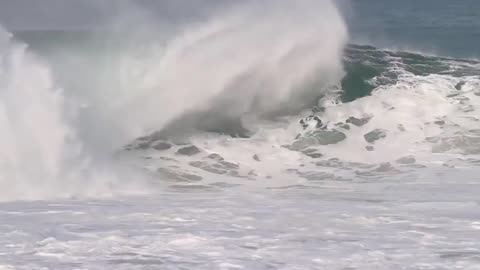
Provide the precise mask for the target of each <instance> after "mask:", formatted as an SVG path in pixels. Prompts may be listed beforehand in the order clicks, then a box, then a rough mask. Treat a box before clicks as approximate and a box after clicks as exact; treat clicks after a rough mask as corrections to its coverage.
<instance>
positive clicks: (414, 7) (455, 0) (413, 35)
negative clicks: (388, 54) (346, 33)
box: [346, 0, 480, 58]
mask: <svg viewBox="0 0 480 270" xmlns="http://www.w3.org/2000/svg"><path fill="white" fill-rule="evenodd" d="M346 10H347V12H346V13H347V17H348V21H349V28H350V32H351V36H352V40H353V42H355V43H364V44H372V45H375V46H378V47H388V48H393V49H402V50H410V51H412V50H414V51H421V52H426V53H432V54H436V55H442V56H453V57H465V58H479V57H480V1H478V0H401V1H396V0H351V2H350V3H349V6H348V7H347V8H346Z"/></svg>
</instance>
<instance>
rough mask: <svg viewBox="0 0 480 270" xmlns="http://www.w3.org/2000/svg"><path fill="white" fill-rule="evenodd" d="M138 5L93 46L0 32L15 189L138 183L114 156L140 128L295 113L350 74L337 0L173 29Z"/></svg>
mask: <svg viewBox="0 0 480 270" xmlns="http://www.w3.org/2000/svg"><path fill="white" fill-rule="evenodd" d="M129 10H132V9H129ZM285 10H288V11H289V12H284V11H285ZM132 14H133V15H132ZM139 14H141V15H142V16H143V17H142V18H141V22H138V23H136V24H133V25H128V26H126V27H118V26H119V25H118V24H117V25H116V27H113V28H112V29H113V30H112V31H107V33H95V34H92V35H90V38H92V37H93V38H92V43H90V44H88V45H87V47H88V48H86V47H82V46H81V45H82V44H85V42H80V43H79V44H80V45H78V44H77V43H76V42H75V41H71V43H70V44H69V43H68V42H67V43H62V42H61V41H59V40H56V37H53V36H48V35H51V34H52V33H50V32H48V31H46V32H44V33H42V34H40V35H45V36H43V37H42V42H39V43H38V44H36V43H35V41H33V42H29V41H28V38H26V39H23V40H24V41H25V42H26V43H27V44H28V46H27V45H24V44H23V43H22V42H20V41H17V40H15V39H16V38H15V37H12V35H11V34H10V33H8V32H6V31H3V30H2V32H0V42H1V43H0V53H1V54H0V56H1V72H2V73H1V75H2V76H1V78H0V83H1V92H2V98H1V99H0V105H1V122H0V126H1V131H2V134H3V136H4V137H3V140H2V148H3V149H2V155H1V156H0V164H1V168H2V169H1V171H0V186H1V187H2V195H3V196H2V197H3V198H4V199H7V200H8V199H43V198H51V197H65V196H67V197H69V196H84V195H95V196H96V195H97V194H101V195H103V194H111V193H115V192H116V191H117V189H118V188H117V187H118V186H119V187H122V189H127V190H128V189H130V186H129V183H130V182H132V181H125V180H123V179H124V178H126V177H125V176H124V172H122V173H119V172H118V171H119V170H123V169H121V168H123V166H119V164H117V163H119V162H117V161H115V162H113V161H112V160H111V159H112V158H111V156H112V155H113V154H114V152H115V151H117V150H118V149H120V148H121V146H122V145H124V144H127V143H128V142H129V141H131V140H133V139H135V138H137V137H138V136H141V135H144V134H148V133H149V132H152V131H155V130H165V128H166V127H168V126H169V125H172V123H173V125H175V123H182V124H180V125H179V126H181V128H172V130H173V129H175V130H176V134H178V132H179V131H178V130H181V131H182V132H183V130H185V129H187V130H189V129H190V128H193V129H195V128H196V126H197V124H196V123H199V122H202V121H206V122H208V123H212V122H213V123H215V122H217V120H218V122H222V123H223V122H231V121H232V120H231V119H234V121H237V120H238V119H240V120H238V121H243V118H244V117H247V118H251V119H267V118H272V116H276V115H279V116H280V115H290V114H292V113H294V112H298V111H300V110H302V109H303V108H305V103H306V102H310V101H311V100H312V99H315V98H317V97H318V96H319V95H321V94H322V93H326V92H327V91H328V89H329V87H331V85H332V84H335V83H336V82H338V81H339V80H340V79H341V78H342V76H343V68H342V58H343V52H344V50H343V48H344V45H345V43H346V41H347V30H346V26H345V24H344V22H343V19H342V18H341V15H340V13H339V12H338V10H337V8H336V7H335V5H334V4H333V3H332V2H331V1H328V0H324V1H310V0H303V1H297V2H295V3H293V2H291V1H264V2H262V3H257V2H254V1H245V2H242V3H238V4H235V5H233V6H230V7H228V8H224V9H222V10H216V11H215V12H213V14H212V15H211V16H209V17H208V18H207V19H206V20H201V21H196V22H190V23H188V24H186V25H184V26H183V27H179V28H178V29H176V30H175V31H172V30H169V31H166V32H165V33H163V32H159V31H161V30H160V29H159V28H158V29H157V28H155V27H154V25H155V20H154V19H152V18H150V17H149V16H148V14H147V12H143V11H141V10H139V9H138V10H137V9H136V11H135V12H132V11H129V12H128V13H126V14H125V15H122V16H123V17H124V18H127V17H129V16H138V15H139ZM122 16H120V17H122ZM122 19H123V18H120V20H119V21H122ZM129 21H131V20H129ZM133 21H135V20H133ZM113 25H115V24H113ZM139 27H141V28H139ZM118 29H120V30H119V31H118ZM138 29H140V31H138ZM134 33H135V34H134ZM139 33H140V34H139ZM129 34H131V35H129ZM136 34H139V35H136ZM34 35H35V36H36V37H38V35H39V33H35V34H34ZM53 35H55V33H53ZM73 35H76V33H73ZM19 36H20V39H22V38H21V35H19ZM152 37H153V38H152ZM80 39H81V40H83V38H80ZM113 40H115V41H119V42H115V44H114V45H113V46H112V44H113V43H112V42H113ZM77 41H78V39H77ZM83 41H84V40H83ZM87 43H88V42H87ZM46 44H47V45H46ZM69 45H72V46H71V47H69ZM37 46H38V47H42V46H44V47H43V50H41V49H38V47H37ZM36 55H40V57H39V56H36ZM274 118H275V117H274ZM192 119H193V121H192ZM192 123H193V124H192ZM209 125H210V124H208V126H209ZM214 126H215V127H214V128H216V127H217V126H218V125H216V124H214ZM112 163H113V165H112ZM119 167H120V168H119ZM119 175H122V177H119ZM136 177H138V176H136ZM127 178H131V177H127ZM128 180H131V179H128ZM134 182H135V181H134ZM126 187H128V188H126Z"/></svg>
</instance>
